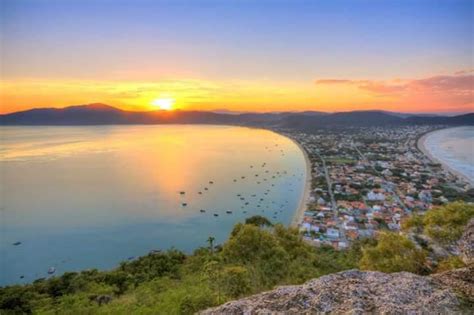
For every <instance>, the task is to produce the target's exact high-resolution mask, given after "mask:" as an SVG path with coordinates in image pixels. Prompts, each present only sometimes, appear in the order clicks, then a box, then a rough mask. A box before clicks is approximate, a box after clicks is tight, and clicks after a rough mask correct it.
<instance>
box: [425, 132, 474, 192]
mask: <svg viewBox="0 0 474 315" xmlns="http://www.w3.org/2000/svg"><path fill="white" fill-rule="evenodd" d="M446 129H452V128H445V129H438V130H434V131H431V132H428V133H426V134H424V135H423V136H422V137H420V139H418V142H417V147H418V149H419V150H420V151H421V152H423V154H425V155H426V156H427V157H428V158H429V159H430V160H431V161H433V162H434V163H439V164H441V166H442V167H443V169H444V170H445V171H447V172H449V173H451V174H452V175H454V176H456V177H457V178H459V179H461V180H462V181H464V182H466V183H468V184H469V185H470V186H472V187H474V179H472V178H469V177H468V176H467V175H465V174H463V173H461V172H459V171H457V170H455V169H453V168H452V167H451V166H450V165H448V164H447V163H446V162H444V161H442V160H441V159H438V158H436V157H435V156H434V155H433V154H432V152H431V151H430V150H429V149H428V148H427V146H426V140H427V138H428V137H429V136H430V135H432V134H433V133H435V132H439V131H441V130H446Z"/></svg>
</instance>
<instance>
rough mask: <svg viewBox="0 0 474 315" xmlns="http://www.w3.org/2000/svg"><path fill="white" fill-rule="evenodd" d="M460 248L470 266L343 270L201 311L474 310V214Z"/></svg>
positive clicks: (415, 311) (338, 312) (416, 312)
mask: <svg viewBox="0 0 474 315" xmlns="http://www.w3.org/2000/svg"><path fill="white" fill-rule="evenodd" d="M459 252H460V257H461V258H462V260H463V262H464V263H465V264H466V265H467V267H466V268H460V269H455V270H450V271H446V272H443V273H438V274H433V275H432V276H419V275H415V274H412V273H409V272H397V273H391V274H387V273H383V272H377V271H359V270H349V271H343V272H339V273H335V274H330V275H327V276H323V277H320V278H318V279H314V280H310V281H308V282H306V283H305V284H303V285H294V286H282V287H279V288H277V289H275V290H272V291H268V292H264V293H260V294H256V295H253V296H251V297H248V298H244V299H240V300H236V301H231V302H227V303H225V304H223V305H221V306H219V307H215V308H211V309H208V310H205V311H203V312H201V313H200V314H203V315H204V314H205V315H216V314H314V313H335V314H365V313H376V314H379V313H381V314H407V313H408V314H470V313H471V314H472V311H473V309H472V306H473V305H472V301H474V220H471V221H470V222H469V225H468V226H467V228H466V231H465V232H464V234H463V236H462V238H461V240H460V241H459Z"/></svg>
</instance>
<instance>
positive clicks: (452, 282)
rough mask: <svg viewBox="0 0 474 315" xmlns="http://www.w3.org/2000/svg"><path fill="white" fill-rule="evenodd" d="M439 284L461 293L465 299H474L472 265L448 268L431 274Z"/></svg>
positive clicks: (473, 267)
mask: <svg viewBox="0 0 474 315" xmlns="http://www.w3.org/2000/svg"><path fill="white" fill-rule="evenodd" d="M432 277H433V279H435V280H436V281H438V282H439V283H440V284H441V285H443V286H445V287H449V288H450V289H452V290H454V292H456V293H459V294H461V295H462V296H463V297H464V298H465V299H467V300H469V301H474V266H473V265H471V266H470V267H467V268H460V269H454V270H449V271H445V272H441V273H437V274H434V275H432Z"/></svg>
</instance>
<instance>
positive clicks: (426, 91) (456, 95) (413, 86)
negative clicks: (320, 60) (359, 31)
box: [315, 70, 474, 111]
mask: <svg viewBox="0 0 474 315" xmlns="http://www.w3.org/2000/svg"><path fill="white" fill-rule="evenodd" d="M315 83H316V85H317V86H319V87H321V86H325V85H336V86H341V87H343V86H350V87H356V88H357V89H359V90H361V91H364V92H368V93H369V95H371V96H372V97H382V98H385V99H387V98H388V99H390V100H392V102H395V103H399V104H416V105H423V106H435V107H440V108H441V106H443V107H446V108H456V107H459V108H463V110H469V111H472V110H473V109H474V97H473V96H474V95H473V90H474V72H473V71H472V70H464V71H458V72H456V74H453V75H436V76H431V77H426V78H421V79H393V80H365V79H364V80H351V79H318V80H316V81H315Z"/></svg>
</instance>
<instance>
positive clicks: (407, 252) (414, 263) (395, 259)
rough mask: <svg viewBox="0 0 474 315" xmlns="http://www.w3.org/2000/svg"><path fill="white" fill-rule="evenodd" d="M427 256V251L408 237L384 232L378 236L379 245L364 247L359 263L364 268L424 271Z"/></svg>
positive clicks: (390, 270) (386, 270)
mask: <svg viewBox="0 0 474 315" xmlns="http://www.w3.org/2000/svg"><path fill="white" fill-rule="evenodd" d="M425 258H426V254H425V252H424V251H423V250H421V249H418V248H417V247H416V245H415V244H414V243H413V242H412V241H410V240H409V239H408V238H407V237H405V236H402V235H399V234H396V233H392V232H382V233H380V234H379V236H378V238H377V245H375V246H365V247H363V248H362V258H361V260H360V263H359V265H360V268H361V269H364V270H376V271H383V272H399V271H409V272H413V273H423V272H424V269H425V268H424V266H425Z"/></svg>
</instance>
